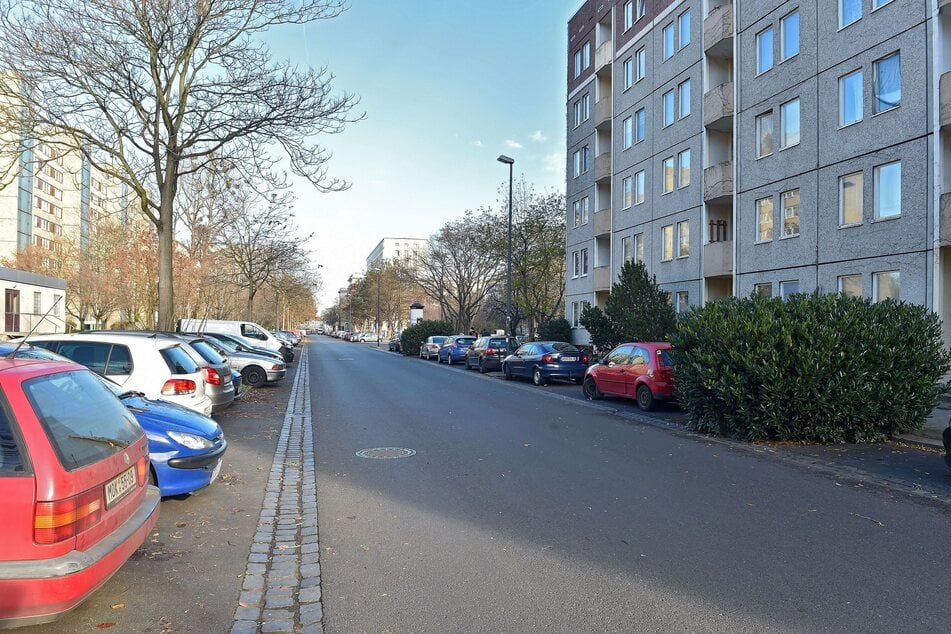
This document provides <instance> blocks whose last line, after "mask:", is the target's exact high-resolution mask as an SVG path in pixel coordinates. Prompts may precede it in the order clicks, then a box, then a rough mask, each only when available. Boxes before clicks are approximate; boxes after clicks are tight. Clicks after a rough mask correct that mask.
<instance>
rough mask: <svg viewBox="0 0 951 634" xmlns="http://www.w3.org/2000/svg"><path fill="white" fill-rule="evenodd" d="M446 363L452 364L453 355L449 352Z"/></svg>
mask: <svg viewBox="0 0 951 634" xmlns="http://www.w3.org/2000/svg"><path fill="white" fill-rule="evenodd" d="M446 365H452V355H451V354H447V355H446Z"/></svg>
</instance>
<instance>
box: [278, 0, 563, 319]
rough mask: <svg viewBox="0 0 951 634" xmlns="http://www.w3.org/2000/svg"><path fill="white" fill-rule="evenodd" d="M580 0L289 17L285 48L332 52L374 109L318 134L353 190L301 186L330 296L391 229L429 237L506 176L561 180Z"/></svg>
mask: <svg viewBox="0 0 951 634" xmlns="http://www.w3.org/2000/svg"><path fill="white" fill-rule="evenodd" d="M580 4H581V3H580V1H579V0H476V1H471V0H470V1H464V0H351V6H350V9H349V10H348V11H347V12H346V13H344V14H343V15H342V16H341V17H338V18H335V19H333V20H326V21H321V22H318V23H313V24H309V25H306V26H295V27H291V28H288V29H284V30H282V31H281V33H280V34H279V37H274V38H272V41H271V42H270V45H271V47H272V50H273V51H274V53H275V55H276V56H281V57H285V56H286V57H290V58H291V59H293V60H295V61H297V62H298V63H299V64H301V65H304V64H309V65H311V66H322V65H326V66H327V67H328V69H329V70H330V71H331V72H333V73H334V75H335V76H336V79H335V86H336V88H337V90H340V91H348V92H354V93H357V94H358V95H359V96H360V98H361V102H360V105H359V109H360V110H362V111H365V112H366V119H365V120H363V121H361V122H359V123H356V124H354V125H353V126H351V127H350V128H349V129H347V130H346V131H345V132H343V133H342V134H339V135H335V136H325V137H322V138H320V142H321V143H322V144H323V145H324V146H326V147H327V148H329V149H330V150H331V151H332V152H333V153H334V158H333V159H332V161H331V162H330V164H329V169H330V172H331V175H333V176H336V177H341V178H345V179H347V180H348V181H350V182H351V183H352V187H351V188H350V189H349V190H348V191H346V192H340V193H333V194H318V193H316V191H315V190H314V189H313V187H311V186H310V185H309V184H307V183H301V184H299V185H298V186H297V187H296V188H295V193H296V195H297V197H298V201H297V203H296V205H295V212H296V215H297V222H298V224H299V225H300V228H301V231H302V233H304V234H306V233H310V232H313V233H314V238H313V241H312V243H311V248H312V249H313V251H314V256H313V260H314V262H315V263H319V264H321V265H322V266H323V268H322V269H321V273H322V274H323V275H322V276H323V282H324V292H323V295H322V296H321V300H320V309H321V310H322V309H323V308H326V307H327V306H328V305H329V304H331V303H332V302H333V299H334V298H335V297H336V290H337V289H338V288H339V287H341V286H344V285H346V278H347V277H348V276H349V275H350V274H351V273H353V272H355V271H360V270H362V269H363V267H364V262H365V259H366V256H367V255H369V253H370V251H371V250H372V249H373V247H374V246H376V244H377V243H378V242H379V241H380V239H381V238H383V237H401V238H402V237H405V238H426V237H429V235H431V234H432V233H434V232H435V231H436V230H437V229H438V228H439V226H440V225H442V224H443V223H444V222H446V221H447V220H449V219H452V218H456V217H459V216H461V215H462V213H463V212H464V211H465V210H466V209H476V208H478V207H481V206H485V205H493V204H495V203H496V201H497V198H498V189H499V186H500V185H502V184H503V183H507V178H508V172H507V169H506V166H504V165H502V164H501V163H498V162H496V160H495V159H496V157H497V156H498V155H499V154H507V155H508V156H511V157H513V158H514V159H515V160H516V164H515V175H516V178H518V177H519V176H520V175H522V174H524V175H525V178H526V179H527V180H528V181H529V182H530V183H532V184H534V185H535V186H536V188H537V189H541V190H544V189H557V190H559V191H563V190H564V172H565V167H564V166H565V162H564V160H565V159H564V155H565V82H566V78H565V72H566V71H565V67H566V61H565V60H566V57H565V46H566V44H565V38H566V31H567V26H566V25H567V21H568V18H569V17H570V16H571V14H572V13H574V12H575V11H576V10H577V8H578V7H579V6H580Z"/></svg>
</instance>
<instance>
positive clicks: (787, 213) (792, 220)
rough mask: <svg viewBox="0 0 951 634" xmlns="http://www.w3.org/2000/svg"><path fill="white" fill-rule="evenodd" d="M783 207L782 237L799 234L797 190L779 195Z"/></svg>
mask: <svg viewBox="0 0 951 634" xmlns="http://www.w3.org/2000/svg"><path fill="white" fill-rule="evenodd" d="M779 201H780V204H782V209H783V237H784V238H791V237H792V236H798V235H799V190H798V189H793V190H790V191H788V192H783V193H782V194H780V195H779Z"/></svg>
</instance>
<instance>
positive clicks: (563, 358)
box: [561, 357, 578, 361]
mask: <svg viewBox="0 0 951 634" xmlns="http://www.w3.org/2000/svg"><path fill="white" fill-rule="evenodd" d="M561 360H562V361H577V360H578V357H562V358H561Z"/></svg>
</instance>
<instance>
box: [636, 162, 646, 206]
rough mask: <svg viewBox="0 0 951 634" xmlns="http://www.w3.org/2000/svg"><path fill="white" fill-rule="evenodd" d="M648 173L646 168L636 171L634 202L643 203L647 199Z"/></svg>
mask: <svg viewBox="0 0 951 634" xmlns="http://www.w3.org/2000/svg"><path fill="white" fill-rule="evenodd" d="M646 183H647V173H646V172H645V171H644V170H640V171H637V172H634V204H635V205H642V204H644V201H645V200H647V193H646Z"/></svg>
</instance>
